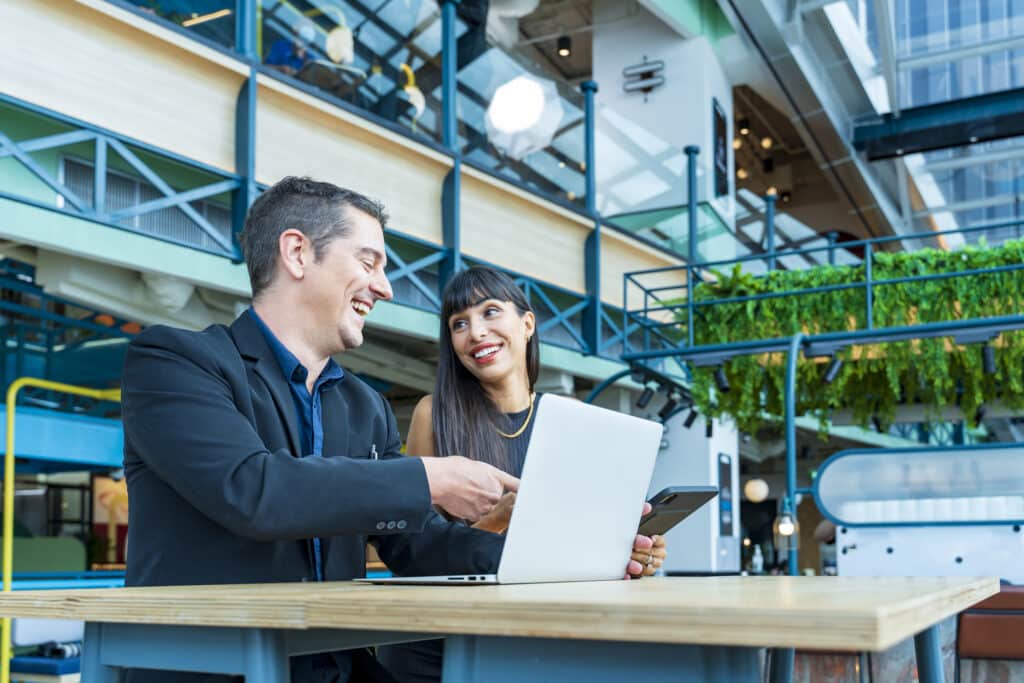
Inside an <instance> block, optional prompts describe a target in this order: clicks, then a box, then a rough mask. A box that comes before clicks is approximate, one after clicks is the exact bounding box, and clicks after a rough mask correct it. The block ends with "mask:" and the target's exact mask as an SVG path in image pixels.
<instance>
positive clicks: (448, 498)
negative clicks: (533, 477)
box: [422, 455, 519, 519]
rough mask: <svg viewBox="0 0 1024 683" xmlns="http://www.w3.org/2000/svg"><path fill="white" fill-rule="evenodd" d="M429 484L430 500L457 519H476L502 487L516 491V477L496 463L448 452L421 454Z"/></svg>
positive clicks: (489, 505)
mask: <svg viewBox="0 0 1024 683" xmlns="http://www.w3.org/2000/svg"><path fill="white" fill-rule="evenodd" d="M422 461H423V469H424V470H426V473H427V485H428V486H429V487H430V502H431V503H432V504H434V505H439V506H440V507H442V508H443V509H444V510H445V512H447V513H448V514H450V515H452V516H454V517H457V518H460V519H480V518H482V517H483V516H484V515H486V514H487V513H488V512H490V511H491V509H492V508H493V507H494V505H495V504H496V503H497V502H498V501H499V500H500V499H501V496H502V494H504V493H505V491H518V490H519V480H518V479H516V478H515V477H513V476H512V475H510V474H506V473H505V472H502V471H501V470H499V469H498V468H497V467H492V466H491V465H488V464H486V463H482V462H477V461H476V460H470V459H469V458H464V457H462V456H461V455H450V456H448V457H444V458H422Z"/></svg>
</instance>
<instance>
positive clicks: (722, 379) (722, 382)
mask: <svg viewBox="0 0 1024 683" xmlns="http://www.w3.org/2000/svg"><path fill="white" fill-rule="evenodd" d="M715 386H716V387H718V390H719V391H721V392H722V393H723V394H728V393H729V389H731V388H732V387H730V386H729V378H728V377H726V376H725V368H724V367H722V366H721V365H719V366H718V367H717V368H715Z"/></svg>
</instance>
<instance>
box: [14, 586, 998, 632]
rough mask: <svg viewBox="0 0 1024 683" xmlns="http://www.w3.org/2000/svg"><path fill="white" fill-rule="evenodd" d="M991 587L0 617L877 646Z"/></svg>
mask: <svg viewBox="0 0 1024 683" xmlns="http://www.w3.org/2000/svg"><path fill="white" fill-rule="evenodd" d="M998 591H999V582H998V581H997V580H996V579H995V578H972V577H944V578H942V577H915V578H889V577H884V578H868V577H785V576H772V577H768V576H765V577H738V576H736V577H692V578H691V577H687V578H655V579H643V580H641V581H607V582H588V583H557V584H532V585H516V586H481V585H476V586H474V585H460V586H383V585H380V586H371V585H365V584H357V583H348V582H337V583H324V584H309V583H295V584H263V585H231V586H176V587H160V588H106V589H88V590H53V591H17V592H13V593H2V594H0V616H7V617H49V618H56V619H80V620H85V621H96V622H121V623H147V624H178V625H199V626H257V627H272V628H287V629H307V628H343V629H358V630H381V631H407V632H417V633H461V634H477V635H505V636H534V637H545V638H578V639H590V640H628V641H643V642H662V643H694V644H717V645H742V646H749V647H798V648H803V649H842V650H872V651H877V650H882V649H886V648H888V647H891V646H892V645H894V644H895V643H897V642H900V641H901V640H904V639H906V638H908V637H910V636H913V635H914V634H915V633H917V632H919V631H921V630H923V629H925V628H928V627H929V626H932V625H934V624H936V623H938V622H939V621H941V620H943V619H945V618H946V617H949V616H951V615H953V614H956V613H957V612H960V611H961V610H964V609H966V608H968V607H970V606H971V605H973V604H975V603H976V602H978V601H980V600H983V599H985V598H987V597H989V596H990V595H994V594H995V593H997V592H998Z"/></svg>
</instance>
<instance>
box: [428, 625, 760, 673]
mask: <svg viewBox="0 0 1024 683" xmlns="http://www.w3.org/2000/svg"><path fill="white" fill-rule="evenodd" d="M758 668H759V667H758V657H757V649H756V648H742V647H720V646H698V645H669V644H661V643H628V642H617V641H616V642H609V641H591V640H552V639H548V638H504V637H497V636H448V638H447V639H446V641H445V650H444V672H443V674H442V676H441V680H442V681H443V683H521V682H522V681H531V680H532V681H560V682H561V683H574V682H576V681H579V682H580V683H583V682H586V683H621V682H622V681H630V680H644V681H672V682H673V683H705V682H706V681H714V682H715V683H759V681H760V680H761V677H760V672H759V670H758Z"/></svg>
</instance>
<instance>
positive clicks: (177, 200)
mask: <svg viewBox="0 0 1024 683" xmlns="http://www.w3.org/2000/svg"><path fill="white" fill-rule="evenodd" d="M236 188H238V181H237V180H220V181H218V182H215V183H210V184H209V185H201V186H200V187H194V188H192V189H191V190H183V191H181V192H175V193H174V194H170V195H167V196H166V197H160V198H159V199H153V200H150V201H148V202H143V203H141V204H136V205H135V206H129V207H128V208H125V209H121V210H119V211H115V212H113V213H112V214H110V219H111V220H113V221H121V220H124V219H126V218H131V217H132V216H138V215H139V214H143V213H150V212H153V211H160V210H161V209H169V208H171V207H175V206H176V207H178V208H181V206H182V205H183V204H187V203H188V202H192V201H195V200H197V199H204V198H206V197H212V196H214V195H218V194H222V193H224V192H230V191H232V190H234V189H236Z"/></svg>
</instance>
